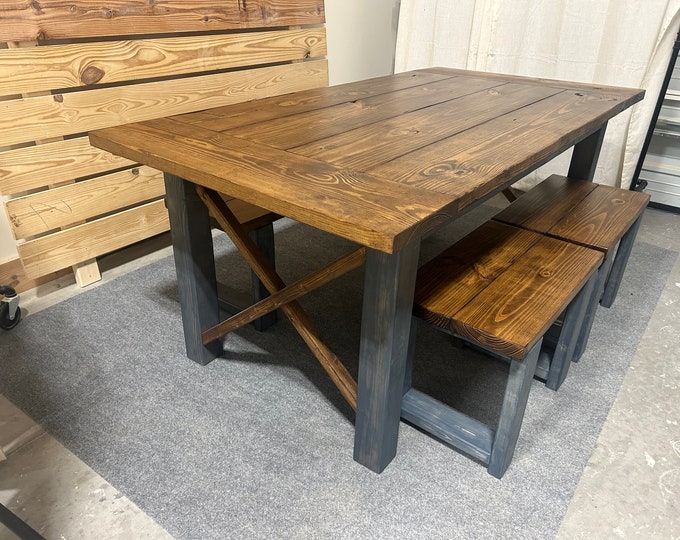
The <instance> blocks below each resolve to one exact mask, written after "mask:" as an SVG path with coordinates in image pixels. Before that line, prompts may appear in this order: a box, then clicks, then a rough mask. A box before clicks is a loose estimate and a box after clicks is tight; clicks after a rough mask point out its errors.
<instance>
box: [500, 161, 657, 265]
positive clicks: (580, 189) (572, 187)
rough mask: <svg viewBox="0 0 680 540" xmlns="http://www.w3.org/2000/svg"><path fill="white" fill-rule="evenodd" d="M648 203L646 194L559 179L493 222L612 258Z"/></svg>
mask: <svg viewBox="0 0 680 540" xmlns="http://www.w3.org/2000/svg"><path fill="white" fill-rule="evenodd" d="M648 202H649V195H648V194H646V193H640V192H637V191H629V190H625V189H619V188H613V187H610V186H603V185H599V184H593V183H592V182H587V181H585V180H575V179H572V178H567V177H565V176H559V175H556V174H554V175H552V176H550V177H548V178H546V179H545V180H543V182H541V183H540V184H538V185H537V186H535V187H534V188H532V189H531V190H529V191H528V192H527V193H525V194H524V195H522V196H521V197H519V198H518V199H517V200H516V201H514V202H513V203H512V204H511V205H510V206H508V207H507V208H505V209H504V210H502V211H501V212H499V213H498V214H496V216H494V219H495V220H497V221H502V222H504V223H508V224H511V225H517V226H519V227H524V228H526V229H529V230H532V231H536V232H539V233H543V234H549V235H550V236H554V237H555V238H561V239H563V240H567V241H569V242H573V243H575V244H580V245H582V246H587V247H592V248H594V249H598V250H600V251H603V252H604V253H607V252H608V251H609V250H611V249H613V248H614V246H616V244H617V242H618V241H619V240H620V239H621V237H622V236H623V235H624V233H625V232H626V231H627V230H628V229H629V228H630V226H631V225H632V224H633V222H634V221H635V220H636V219H637V218H638V217H639V216H640V214H641V213H642V211H643V210H644V209H645V208H646V207H647V203H648Z"/></svg>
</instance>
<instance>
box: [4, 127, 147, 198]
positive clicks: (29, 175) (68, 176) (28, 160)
mask: <svg viewBox="0 0 680 540" xmlns="http://www.w3.org/2000/svg"><path fill="white" fill-rule="evenodd" d="M133 164H134V162H133V161H130V160H129V159H125V158H122V157H120V156H115V155H113V154H111V153H109V152H105V151H104V150H100V149H99V148H95V147H94V146H91V145H90V141H89V139H88V138H87V137H77V138H74V139H66V140H63V141H57V142H53V143H48V144H41V145H37V146H27V147H25V148H19V149H16V150H9V151H7V152H4V153H0V195H14V194H15V193H21V192H24V191H29V190H32V189H36V188H41V187H45V186H48V185H51V184H60V183H62V182H66V181H69V180H75V179H77V178H82V177H85V176H90V175H94V174H101V173H105V172H107V171H112V170H114V169H122V168H123V167H127V166H130V165H133Z"/></svg>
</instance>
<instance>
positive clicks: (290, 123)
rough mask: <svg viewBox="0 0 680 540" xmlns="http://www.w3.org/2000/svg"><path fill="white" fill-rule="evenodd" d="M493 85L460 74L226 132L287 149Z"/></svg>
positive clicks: (483, 80)
mask: <svg viewBox="0 0 680 540" xmlns="http://www.w3.org/2000/svg"><path fill="white" fill-rule="evenodd" d="M493 86H494V83H493V82H492V81H490V80H489V79H476V80H475V79H472V80H470V79H467V80H465V79H463V78H462V77H458V78H455V79H448V80H444V81H437V82H433V83H428V84H423V85H420V86H416V87H413V88H407V89H404V90H397V91H394V92H390V93H388V94H380V95H377V96H372V97H368V98H365V99H356V100H352V101H350V102H345V103H341V104H338V105H334V106H331V107H326V108H324V109H317V110H314V111H308V112H304V113H300V114H296V115H293V116H286V117H283V118H276V119H273V120H267V121H264V122H260V123H257V124H250V125H248V126H244V127H240V128H235V129H232V130H229V131H226V133H228V134H229V135H234V136H236V137H240V138H242V139H248V140H249V141H255V142H259V143H263V144H268V145H271V146H274V147H276V148H282V149H286V148H290V147H291V146H292V144H294V145H295V146H300V145H303V144H308V143H312V142H314V141H318V140H321V139H325V138H327V137H331V136H333V135H338V134H340V133H344V132H345V131H349V130H351V129H356V128H359V127H362V126H367V125H370V124H374V123H376V122H381V121H384V120H388V119H390V118H395V117H399V116H401V115H403V114H405V113H409V112H413V111H417V110H418V109H422V108H425V107H429V106H432V105H437V104H440V103H443V102H447V101H451V100H453V99H455V98H458V97H462V96H466V95H468V94H473V93H475V92H479V91H482V90H486V89H488V88H491V87H493ZM496 86H497V85H496ZM291 133H294V134H295V138H294V143H293V142H292V141H291V135H290V134H291Z"/></svg>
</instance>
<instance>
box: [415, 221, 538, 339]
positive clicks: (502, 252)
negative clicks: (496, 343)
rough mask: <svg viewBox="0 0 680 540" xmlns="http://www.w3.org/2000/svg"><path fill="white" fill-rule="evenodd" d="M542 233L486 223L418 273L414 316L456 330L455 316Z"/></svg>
mask: <svg viewBox="0 0 680 540" xmlns="http://www.w3.org/2000/svg"><path fill="white" fill-rule="evenodd" d="M540 238H541V235H540V234H537V233H534V232H532V231H528V230H526V229H520V228H517V227H511V226H509V225H505V224H504V223H498V222H495V221H487V222H486V223H484V224H482V225H481V226H480V227H478V228H477V229H476V230H474V231H473V232H472V233H470V234H468V235H467V236H465V237H464V238H462V239H461V240H459V241H458V242H456V243H455V244H454V245H453V246H451V247H449V248H448V249H446V250H444V251H443V252H442V253H440V254H439V255H437V256H436V257H435V258H434V259H432V260H431V261H429V262H428V263H426V264H424V265H423V266H422V267H421V268H420V269H419V270H418V279H417V284H416V291H415V295H414V300H413V304H414V314H415V315H417V316H418V317H420V318H422V319H423V320H426V321H428V322H430V323H432V324H434V325H436V326H438V327H439V328H444V329H448V330H453V327H452V321H453V317H454V315H455V314H456V313H458V311H460V310H461V309H462V308H463V307H464V306H465V305H466V304H467V303H468V302H470V300H472V299H473V298H474V297H475V296H477V295H478V294H479V293H480V292H481V291H483V290H484V289H485V288H486V287H488V286H489V285H491V284H492V283H493V282H494V280H495V279H497V278H498V277H499V276H500V275H501V274H502V273H503V272H504V271H505V270H507V269H508V268H509V267H510V266H511V265H512V264H513V263H515V262H516V261H517V260H518V259H519V258H520V257H522V256H523V255H524V253H526V252H527V251H528V250H529V248H530V247H531V246H533V245H534V244H535V243H536V242H538V241H539V240H540Z"/></svg>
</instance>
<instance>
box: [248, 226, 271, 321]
mask: <svg viewBox="0 0 680 540" xmlns="http://www.w3.org/2000/svg"><path fill="white" fill-rule="evenodd" d="M250 238H251V239H252V240H253V242H255V244H256V245H257V247H258V248H259V249H260V251H261V252H262V254H263V255H264V256H265V258H266V259H267V260H268V261H269V262H270V263H271V264H272V267H273V268H276V258H275V250H274V225H273V224H271V223H268V224H267V225H264V226H263V227H260V228H259V229H255V230H254V231H250ZM251 276H252V277H251V283H252V287H251V288H252V298H253V303H255V302H259V301H260V300H263V299H264V298H266V297H267V296H269V291H268V290H267V288H266V287H265V286H264V285H263V284H262V282H261V281H260V279H259V278H258V277H257V275H255V272H252V271H251ZM275 323H276V311H270V312H269V313H267V314H266V315H263V316H262V317H260V318H259V319H256V320H255V321H253V326H254V327H255V330H258V331H259V332H263V331H264V330H266V329H267V328H269V327H270V326H272V325H273V324H275Z"/></svg>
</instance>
